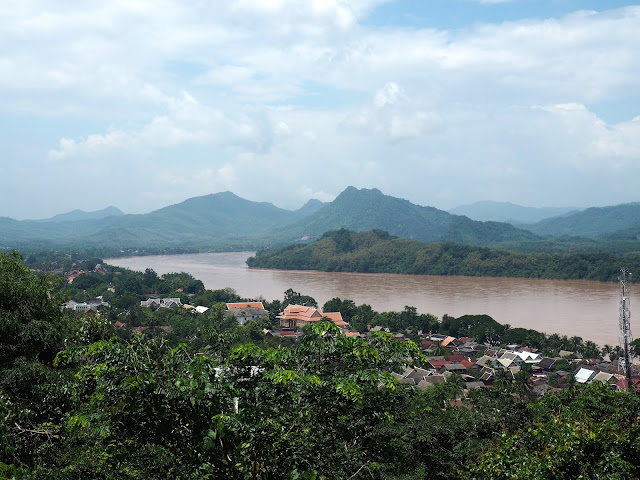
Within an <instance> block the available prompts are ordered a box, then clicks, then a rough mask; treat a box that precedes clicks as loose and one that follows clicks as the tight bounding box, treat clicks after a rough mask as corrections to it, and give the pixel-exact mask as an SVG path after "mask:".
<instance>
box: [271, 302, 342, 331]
mask: <svg viewBox="0 0 640 480" xmlns="http://www.w3.org/2000/svg"><path fill="white" fill-rule="evenodd" d="M278 318H279V319H280V325H281V326H283V327H288V328H300V327H304V326H306V325H311V324H312V323H314V322H319V321H321V320H329V321H331V322H333V323H334V324H335V325H337V326H338V327H339V328H341V329H345V328H347V327H348V324H347V322H345V321H344V320H343V319H342V314H341V313H340V312H323V311H322V309H320V308H313V307H305V306H302V305H289V306H287V308H285V309H284V312H281V313H280V314H279V315H278Z"/></svg>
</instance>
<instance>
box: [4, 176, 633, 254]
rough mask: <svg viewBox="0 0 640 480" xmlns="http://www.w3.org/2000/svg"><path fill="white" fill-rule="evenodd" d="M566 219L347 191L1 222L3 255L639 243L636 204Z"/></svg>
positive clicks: (212, 199) (200, 200) (228, 197)
mask: <svg viewBox="0 0 640 480" xmlns="http://www.w3.org/2000/svg"><path fill="white" fill-rule="evenodd" d="M496 208H497V207H496ZM523 208H524V207H523ZM547 213H548V212H547ZM561 213H562V215H560V216H556V217H553V218H547V219H544V220H542V221H539V222H537V223H533V224H530V225H520V227H522V228H517V227H516V226H514V225H511V224H509V223H506V222H496V221H478V220H473V219H471V218H468V217H467V216H462V215H455V214H452V213H449V212H446V211H443V210H439V209H437V208H433V207H425V206H420V205H416V204H413V203H411V202H409V201H408V200H404V199H401V198H396V197H392V196H389V195H385V194H383V193H382V192H380V191H379V190H377V189H375V188H374V189H357V188H354V187H348V188H347V189H346V190H344V191H343V192H342V193H341V194H340V195H338V196H337V197H336V199H335V200H334V201H333V202H328V203H323V202H320V201H318V200H310V201H309V202H308V203H307V204H306V205H304V206H303V207H301V208H300V209H298V210H294V211H291V210H285V209H282V208H278V207H276V206H274V205H273V204H271V203H267V202H252V201H249V200H245V199H243V198H240V197H238V196H237V195H235V194H233V193H231V192H221V193H215V194H211V195H205V196H201V197H194V198H190V199H188V200H185V201H184V202H181V203H178V204H176V205H170V206H168V207H164V208H161V209H159V210H155V211H153V212H150V213H147V214H137V215H125V214H123V213H122V212H121V211H120V210H118V209H115V208H114V207H109V208H107V209H104V210H101V211H98V212H83V211H80V210H77V211H73V212H69V213H67V214H62V215H56V216H55V217H52V218H50V219H45V220H23V221H18V220H13V219H11V218H6V217H4V218H0V247H3V248H18V249H35V248H64V247H75V248H80V247H82V248H90V247H94V248H103V249H112V250H113V249H117V250H119V249H132V248H135V249H143V250H147V251H148V250H150V249H167V248H180V249H185V250H186V249H188V250H193V251H196V250H198V251H206V250H221V249H255V248H263V247H270V246H283V245H287V244H292V243H304V242H309V241H312V240H316V239H318V238H320V237H321V236H322V235H323V234H324V233H325V232H327V231H332V230H339V229H342V228H345V229H348V230H351V231H354V232H358V231H368V230H383V231H386V232H388V233H389V234H391V235H393V236H397V237H402V238H409V239H414V240H420V241H423V242H435V241H448V242H454V243H459V244H467V245H476V246H490V247H500V248H506V249H512V250H522V251H545V250H555V251H561V250H562V249H568V250H572V251H575V250H579V249H591V250H593V249H597V248H600V247H601V246H603V245H606V248H609V249H610V248H613V247H612V245H617V243H616V242H622V241H624V242H626V243H625V248H626V249H627V250H628V249H633V248H635V250H640V244H639V245H635V243H636V242H638V240H639V239H640V204H624V205H618V206H613V207H604V208H590V209H586V210H584V211H574V212H568V213H567V212H561ZM519 218H520V219H522V217H519ZM567 238H569V240H567Z"/></svg>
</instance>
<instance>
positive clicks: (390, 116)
mask: <svg viewBox="0 0 640 480" xmlns="http://www.w3.org/2000/svg"><path fill="white" fill-rule="evenodd" d="M381 3H384V2H383V1H378V0H356V1H346V0H344V1H343V0H326V1H321V0H316V1H311V0H310V1H308V2H298V1H294V0H264V1H259V0H243V1H237V2H178V1H175V0H164V1H163V2H162V3H161V5H160V6H158V4H157V2H152V1H151V0H140V1H136V2H92V3H68V2H57V3H56V2H53V3H52V2H44V1H42V0H31V1H25V2H15V1H14V2H4V3H0V19H2V20H0V27H1V28H0V45H3V47H4V49H3V52H2V53H1V54H0V113H2V114H4V115H6V116H7V117H8V118H9V123H11V124H13V123H14V122H12V121H11V120H12V118H13V117H12V115H14V114H15V112H20V116H19V117H20V118H18V120H17V121H16V122H15V123H16V124H19V122H20V121H21V120H22V121H24V123H25V124H27V123H28V124H29V125H30V127H29V128H31V129H32V130H30V131H29V132H28V135H27V134H26V133H25V134H24V135H23V136H25V137H27V136H28V137H29V139H28V143H29V149H26V148H22V147H23V145H13V144H11V145H9V146H8V151H10V152H22V151H29V152H31V153H29V155H25V157H24V158H26V161H25V162H23V161H22V159H23V157H22V156H21V157H19V158H20V160H17V158H18V157H15V158H14V157H6V158H8V160H6V163H7V165H3V167H4V172H3V174H4V175H7V176H9V177H11V178H24V176H25V175H28V174H29V173H28V171H26V169H28V168H31V169H32V170H33V171H34V172H36V171H42V172H43V178H44V176H45V175H46V176H47V177H48V178H47V181H49V180H51V179H57V181H59V182H62V181H64V178H65V176H64V175H68V172H69V165H70V164H71V165H72V166H73V168H74V170H76V169H77V170H78V171H81V172H83V173H91V172H92V171H96V170H99V171H100V172H107V171H108V170H109V168H110V166H111V165H114V164H115V165H118V166H120V167H122V168H121V169H120V170H119V171H121V172H125V171H126V172H127V174H126V178H125V175H123V174H122V173H118V171H114V173H109V172H107V176H106V177H105V178H108V179H109V181H110V183H111V184H114V185H120V184H122V187H118V188H120V190H118V195H119V196H118V198H120V197H121V198H123V199H124V198H126V199H131V198H132V194H131V192H133V191H137V189H138V190H140V189H141V187H139V185H144V189H142V190H143V191H142V192H141V193H140V196H139V199H138V197H136V199H133V200H131V201H132V202H133V201H135V202H138V203H137V205H138V207H137V208H139V209H141V210H144V207H145V205H147V206H149V207H151V206H155V205H152V203H151V202H157V201H160V200H162V201H163V202H164V201H166V202H169V201H173V200H176V201H179V200H181V199H184V198H186V197H188V196H193V195H194V194H204V193H209V192H211V191H214V190H215V189H225V190H226V189H230V190H233V191H234V192H235V193H237V194H239V195H242V196H245V198H250V199H254V200H265V199H273V201H275V202H276V203H279V204H282V205H285V206H287V207H289V208H296V207H298V206H299V205H300V204H302V203H304V201H305V200H307V199H308V197H310V196H320V197H322V198H321V199H331V198H332V196H334V195H336V194H337V193H339V192H340V190H341V189H342V188H344V187H346V186H347V185H350V184H352V185H356V186H361V187H362V186H366V187H379V188H381V189H382V190H383V191H385V192H387V193H390V194H395V195H397V196H402V197H409V196H411V199H412V200H413V201H415V202H416V203H431V204H432V203H433V202H434V201H443V202H444V201H446V199H450V201H451V202H455V201H458V200H459V201H462V200H463V199H462V198H460V196H461V195H468V199H467V200H466V201H474V200H477V199H479V198H489V197H491V196H494V195H497V192H500V195H502V196H503V199H505V200H507V199H508V200H512V201H518V198H520V197H522V198H526V199H528V200H529V203H530V204H535V203H536V198H541V197H542V198H546V196H549V195H555V202H556V203H558V204H567V203H571V204H577V203H581V204H585V203H587V202H586V200H585V201H583V202H578V201H577V200H571V199H568V198H565V197H566V195H567V193H566V192H567V190H568V189H567V188H566V185H568V184H572V185H573V184H575V187H572V188H573V189H574V190H575V192H576V193H575V196H576V198H578V197H579V196H581V197H580V198H589V197H587V194H586V193H584V192H585V191H586V187H584V188H583V187H582V184H584V185H591V184H590V182H592V181H595V180H594V179H597V180H602V179H607V178H608V175H610V173H611V172H612V171H617V172H620V171H625V179H624V181H625V182H627V181H630V180H628V179H629V178H632V177H633V176H634V175H636V176H637V175H640V171H638V169H639V167H638V166H636V165H635V163H636V160H637V158H638V157H639V156H640V145H639V144H638V140H637V139H638V138H640V131H639V123H640V120H638V119H634V120H629V121H624V122H620V121H618V120H616V122H611V121H610V122H609V123H607V122H606V121H605V119H604V118H602V116H599V115H598V113H599V111H598V108H597V107H594V106H593V105H605V107H606V106H607V105H609V102H619V103H622V102H625V101H626V100H631V101H638V93H637V92H638V91H640V90H639V88H640V84H639V81H638V79H639V78H640V49H638V48H637V45H640V6H630V7H627V8H622V9H617V10H612V11H605V12H601V13H598V12H589V11H584V12H576V13H574V14H571V15H567V16H564V17H558V18H546V19H522V20H518V21H505V22H496V23H491V24H469V25H468V26H467V27H462V28H459V29H456V30H446V29H437V28H418V27H415V26H414V27H406V28H405V27H403V26H394V27H385V28H379V27H378V28H377V27H371V26H369V25H368V24H364V23H362V20H363V19H364V18H365V17H366V16H367V14H368V13H370V12H371V11H372V10H374V9H375V7H376V6H378V5H380V4H381ZM541 15H542V14H541ZM367 20H368V21H369V19H367ZM611 104H612V105H615V103H611ZM587 106H589V108H591V110H590V109H589V108H588V107H587ZM638 114H640V112H631V113H630V114H628V116H629V117H632V116H634V115H638ZM31 115H34V116H33V117H31ZM31 118H35V119H36V121H35V122H30V121H28V120H30V119H31ZM25 119H27V120H25ZM32 123H33V125H37V126H34V127H31V124H32ZM23 143H27V141H24V140H23ZM34 151H35V152H37V153H32V152H34ZM42 152H44V153H42ZM43 157H46V159H47V160H48V161H47V162H44V163H43V162H42V161H41V159H42V158H43ZM10 162H15V163H16V164H17V163H21V164H22V165H23V166H24V165H28V167H27V166H24V167H23V168H24V169H25V170H20V171H18V167H17V166H12V165H9V163H10ZM176 165H180V169H181V171H182V172H188V173H187V174H184V173H183V174H182V175H180V176H179V177H180V178H182V180H180V181H178V180H175V178H176V177H174V176H173V175H172V174H171V173H170V174H169V177H173V178H174V180H170V178H164V177H161V176H153V175H149V173H148V172H149V171H152V170H154V169H157V170H164V171H168V172H173V170H174V169H175V168H176ZM85 167H86V168H87V170H83V168H85ZM407 172H411V174H410V175H407ZM541 172H544V175H545V176H546V178H543V174H542V173H541ZM33 175H36V174H35V173H34V174H33ZM29 176H30V177H32V175H29ZM47 181H45V180H42V181H41V182H39V183H38V182H37V181H35V180H34V183H38V185H39V186H40V187H42V188H45V189H46V188H48V187H46V185H47ZM167 182H169V183H167ZM170 182H173V183H170ZM612 183H613V182H612ZM194 184H196V185H197V186H196V187H194V186H193V185H194ZM452 185H456V187H455V188H454V187H452ZM167 186H168V187H169V189H170V191H167V192H164V193H163V194H162V195H160V194H154V193H153V189H154V188H158V189H162V188H164V187H167ZM114 188H115V187H114ZM551 188H557V192H561V193H557V192H556V193H553V192H552V193H549V194H542V193H541V192H542V191H543V190H547V189H551ZM592 190H593V189H592ZM626 190H629V191H631V189H630V188H628V189H626ZM599 191H600V192H601V197H600V198H602V199H603V200H602V201H605V200H604V199H605V198H614V197H615V192H614V191H613V189H612V188H611V189H609V188H606V187H603V188H601V189H600V190H599ZM452 192H457V196H456V195H455V194H454V193H452ZM580 192H581V193H580ZM143 193H144V194H143ZM56 194H60V193H59V192H56ZM307 195H308V197H307ZM509 195H513V196H512V197H511V198H507V197H508V196H509ZM543 195H544V196H543ZM629 195H631V194H629ZM616 198H617V197H616ZM144 202H147V203H146V204H145V203H144ZM1 203H3V202H0V204H1ZM4 203H7V202H4ZM107 203H109V202H107ZM111 203H115V202H111ZM539 203H552V202H539ZM102 206H104V204H101V205H98V207H102ZM451 206H453V205H451ZM147 210H148V208H147ZM54 213H55V212H54ZM0 214H2V212H0Z"/></svg>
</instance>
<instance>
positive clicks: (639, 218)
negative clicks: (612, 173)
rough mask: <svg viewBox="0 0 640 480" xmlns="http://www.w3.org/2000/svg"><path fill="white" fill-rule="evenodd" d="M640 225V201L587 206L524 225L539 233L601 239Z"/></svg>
mask: <svg viewBox="0 0 640 480" xmlns="http://www.w3.org/2000/svg"><path fill="white" fill-rule="evenodd" d="M638 226H640V203H625V204H622V205H615V206H611V207H593V208H587V209H586V210H584V211H581V212H575V213H572V214H570V215H565V216H561V217H555V218H548V219H546V220H542V221H541V222H538V223H535V224H533V225H527V226H526V227H524V228H526V229H527V230H530V231H532V232H534V233H536V234H538V235H553V236H554V237H560V236H562V235H577V236H581V237H587V238H601V237H603V236H605V235H608V234H611V233H613V232H616V231H619V230H625V229H629V228H636V229H637V227H638Z"/></svg>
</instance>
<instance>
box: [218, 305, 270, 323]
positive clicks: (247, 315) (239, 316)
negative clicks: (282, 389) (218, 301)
mask: <svg viewBox="0 0 640 480" xmlns="http://www.w3.org/2000/svg"><path fill="white" fill-rule="evenodd" d="M223 316H224V318H230V317H235V318H236V320H237V321H238V323H239V324H240V325H244V324H245V323H247V322H248V321H249V320H254V319H256V318H262V317H268V316H269V312H267V311H266V310H265V309H264V306H263V305H262V302H237V303H227V310H226V311H225V312H224V314H223Z"/></svg>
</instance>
